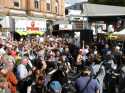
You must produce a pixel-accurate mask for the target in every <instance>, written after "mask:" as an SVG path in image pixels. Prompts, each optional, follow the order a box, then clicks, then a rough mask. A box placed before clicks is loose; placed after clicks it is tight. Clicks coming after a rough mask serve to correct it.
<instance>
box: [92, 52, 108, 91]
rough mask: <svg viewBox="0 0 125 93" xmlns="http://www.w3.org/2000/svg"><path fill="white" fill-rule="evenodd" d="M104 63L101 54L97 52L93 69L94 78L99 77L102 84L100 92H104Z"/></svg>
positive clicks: (98, 79)
mask: <svg viewBox="0 0 125 93" xmlns="http://www.w3.org/2000/svg"><path fill="white" fill-rule="evenodd" d="M103 63H104V62H103V61H102V60H101V56H100V54H97V55H96V58H95V62H94V64H93V66H92V69H93V75H94V79H97V81H98V83H99V85H100V93H103V85H104V84H103V81H104V77H105V74H106V73H105V67H104V65H103Z"/></svg>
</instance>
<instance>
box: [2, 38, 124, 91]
mask: <svg viewBox="0 0 125 93" xmlns="http://www.w3.org/2000/svg"><path fill="white" fill-rule="evenodd" d="M124 82H125V55H124V52H123V48H122V47H121V46H118V45H115V46H111V45H110V44H109V43H108V42H103V43H102V42H100V41H97V42H95V43H91V44H86V42H84V41H83V42H82V46H81V47H78V46H77V45H75V42H73V40H72V39H71V38H70V39H69V38H64V37H55V36H46V37H39V38H32V39H30V40H28V39H21V40H20V41H4V40H2V39H0V93H104V92H106V93H125V86H124Z"/></svg>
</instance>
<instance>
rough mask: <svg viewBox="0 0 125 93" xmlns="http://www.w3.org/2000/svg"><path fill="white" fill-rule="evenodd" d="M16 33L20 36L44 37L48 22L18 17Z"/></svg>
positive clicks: (41, 19) (40, 19)
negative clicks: (33, 35)
mask: <svg viewBox="0 0 125 93" xmlns="http://www.w3.org/2000/svg"><path fill="white" fill-rule="evenodd" d="M14 23H15V32H17V33H18V34H19V35H21V36H22V35H31V34H35V35H43V34H44V33H45V32H46V20H45V19H43V18H34V17H16V18H15V19H14Z"/></svg>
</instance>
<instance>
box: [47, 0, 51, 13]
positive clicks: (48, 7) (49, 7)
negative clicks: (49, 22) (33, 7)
mask: <svg viewBox="0 0 125 93" xmlns="http://www.w3.org/2000/svg"><path fill="white" fill-rule="evenodd" d="M50 3H51V1H50V0H47V3H46V6H47V11H51V5H50Z"/></svg>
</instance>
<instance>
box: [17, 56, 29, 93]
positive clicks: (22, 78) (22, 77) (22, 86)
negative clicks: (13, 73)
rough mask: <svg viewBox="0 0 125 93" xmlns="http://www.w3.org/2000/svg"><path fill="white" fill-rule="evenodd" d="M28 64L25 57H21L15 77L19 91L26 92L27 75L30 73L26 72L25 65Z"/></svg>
mask: <svg viewBox="0 0 125 93" xmlns="http://www.w3.org/2000/svg"><path fill="white" fill-rule="evenodd" d="M27 64H28V59H27V58H25V57H24V58H22V60H21V64H19V65H18V66H17V79H18V80H19V82H18V90H19V92H20V93H26V92H27V86H28V85H27V80H26V79H27V77H28V76H29V75H30V74H31V73H29V72H28V70H27V68H26V65H27Z"/></svg>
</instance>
